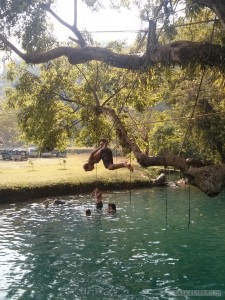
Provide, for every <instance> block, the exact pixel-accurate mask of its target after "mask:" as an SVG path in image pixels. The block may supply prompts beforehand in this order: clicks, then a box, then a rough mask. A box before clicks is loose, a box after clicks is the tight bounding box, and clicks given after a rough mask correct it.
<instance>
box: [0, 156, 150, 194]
mask: <svg viewBox="0 0 225 300" xmlns="http://www.w3.org/2000/svg"><path fill="white" fill-rule="evenodd" d="M87 159H88V154H69V155H68V157H67V158H65V159H62V158H61V159H60V158H31V159H29V160H28V161H3V160H2V159H0V189H5V188H12V189H17V188H24V187H29V188H31V187H42V186H46V185H47V186H51V185H58V184H64V183H65V184H71V185H74V184H75V185H78V184H79V183H93V182H95V181H96V180H98V181H103V182H106V183H107V182H110V183H111V182H124V181H126V182H130V181H132V182H134V181H137V180H138V181H139V180H141V181H149V178H150V177H151V178H154V177H155V174H154V171H153V173H151V174H150V173H149V171H148V170H146V169H144V168H141V167H140V166H139V165H138V164H137V163H136V161H132V165H133V166H134V172H133V173H131V175H130V171H129V170H128V169H126V168H125V169H118V170H115V171H109V170H106V169H105V168H104V166H103V164H102V162H100V163H99V164H97V167H96V168H95V170H93V171H92V172H85V171H84V170H83V164H84V163H85V162H87ZM124 160H125V159H124V158H122V157H120V158H116V160H115V161H114V162H118V163H119V162H121V161H124Z"/></svg>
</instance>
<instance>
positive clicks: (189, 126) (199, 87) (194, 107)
mask: <svg viewBox="0 0 225 300" xmlns="http://www.w3.org/2000/svg"><path fill="white" fill-rule="evenodd" d="M215 23H216V16H215V18H214V23H213V28H212V32H211V37H210V42H211V43H212V41H213V35H214V31H215ZM206 71H207V69H206V68H205V69H204V70H203V72H202V76H201V80H200V83H199V86H198V91H197V94H196V98H195V103H194V106H193V109H192V113H191V116H190V118H189V122H188V127H187V130H186V133H185V135H184V138H183V142H182V144H181V147H180V150H179V154H178V156H180V155H181V152H182V150H183V147H184V143H185V141H186V138H187V135H188V133H189V130H190V128H191V122H192V119H193V116H194V113H195V109H196V106H197V103H198V99H199V95H200V91H201V87H202V82H203V78H204V76H205V73H206Z"/></svg>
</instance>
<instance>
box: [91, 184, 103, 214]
mask: <svg viewBox="0 0 225 300" xmlns="http://www.w3.org/2000/svg"><path fill="white" fill-rule="evenodd" d="M91 195H92V196H93V197H95V204H96V208H97V209H102V207H103V202H102V191H100V189H98V188H96V189H94V191H93V192H92V194H91Z"/></svg>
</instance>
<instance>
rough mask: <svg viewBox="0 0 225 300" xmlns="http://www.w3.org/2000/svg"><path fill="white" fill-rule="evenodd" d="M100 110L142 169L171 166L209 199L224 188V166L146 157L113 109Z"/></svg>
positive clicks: (168, 157) (178, 158)
mask: <svg viewBox="0 0 225 300" xmlns="http://www.w3.org/2000/svg"><path fill="white" fill-rule="evenodd" d="M100 110H101V112H102V113H104V114H106V115H108V116H109V117H110V118H111V119H112V120H113V122H114V124H115V127H116V130H117V134H118V138H119V140H120V143H121V145H122V146H123V147H126V148H129V149H130V150H131V151H132V152H133V153H134V155H135V158H136V159H137V162H138V163H139V164H140V165H141V166H142V167H152V166H164V167H167V166H172V167H174V168H176V169H179V170H181V172H182V173H183V175H184V176H185V177H186V178H187V179H188V182H189V184H191V185H193V186H196V187H198V188H199V189H200V190H201V191H202V192H203V193H205V194H206V195H208V196H210V197H213V196H217V195H218V194H219V193H220V192H221V191H222V190H223V188H224V187H225V164H221V165H210V166H205V165H204V163H203V162H202V161H198V160H194V159H185V158H183V157H180V156H174V155H168V156H148V155H146V154H145V153H143V152H142V151H141V149H140V148H139V147H138V145H137V144H136V143H135V142H134V141H132V140H131V139H130V138H129V136H128V134H127V131H126V129H125V127H124V125H123V123H122V122H121V120H120V118H119V117H118V116H117V114H116V113H115V111H114V110H113V109H111V108H108V107H101V108H100Z"/></svg>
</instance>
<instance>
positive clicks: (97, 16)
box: [55, 0, 141, 42]
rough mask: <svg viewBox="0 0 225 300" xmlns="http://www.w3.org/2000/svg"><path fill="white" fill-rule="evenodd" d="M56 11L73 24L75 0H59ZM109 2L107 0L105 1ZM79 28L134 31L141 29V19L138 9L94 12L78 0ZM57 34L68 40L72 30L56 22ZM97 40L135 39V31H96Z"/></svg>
mask: <svg viewBox="0 0 225 300" xmlns="http://www.w3.org/2000/svg"><path fill="white" fill-rule="evenodd" d="M58 3H59V4H58V7H57V8H56V10H55V11H56V13H57V14H58V15H59V16H60V17H61V18H62V19H63V20H65V21H66V22H67V23H70V24H71V25H72V24H73V11H74V7H73V0H63V1H58ZM104 3H107V0H105V1H104ZM77 25H78V29H79V30H80V31H81V30H83V29H86V30H87V31H99V30H100V31H102V30H104V31H123V30H125V31H134V30H139V29H141V21H140V19H139V17H138V11H137V10H129V11H128V10H125V9H123V10H121V12H118V11H113V10H110V9H104V10H101V11H98V12H93V11H91V10H90V9H88V8H87V6H86V5H85V4H84V3H82V1H81V0H78V18H77ZM55 26H56V30H55V34H56V35H57V36H58V37H59V38H60V39H61V40H64V39H65V40H67V39H68V36H69V35H70V36H71V35H72V32H70V31H69V30H65V29H64V26H63V25H60V24H58V22H55ZM93 37H94V40H96V41H99V42H100V41H101V42H102V41H111V40H118V39H119V40H124V39H125V40H127V41H128V42H131V41H134V39H135V33H132V32H125V33H122V32H117V33H108V32H107V33H96V34H93Z"/></svg>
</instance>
